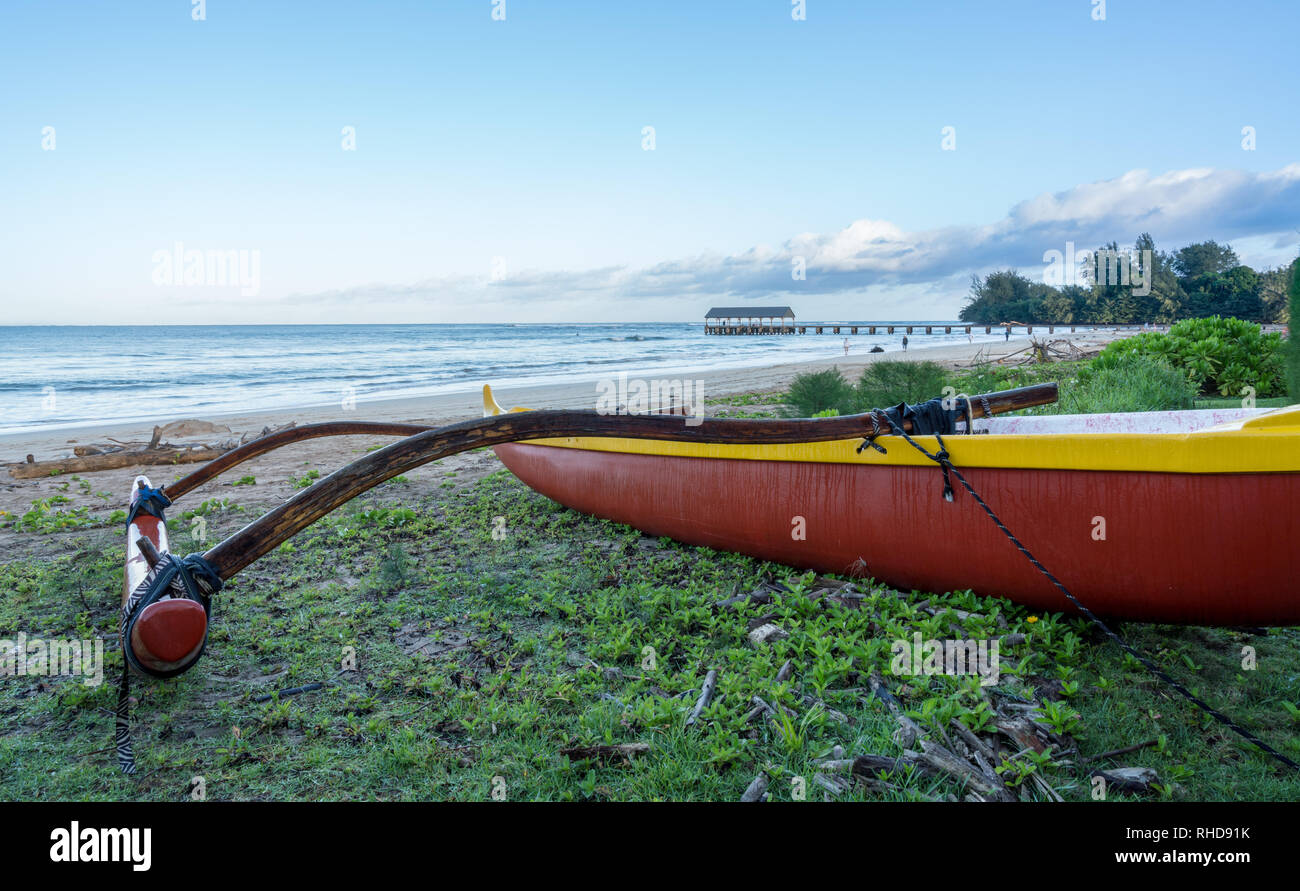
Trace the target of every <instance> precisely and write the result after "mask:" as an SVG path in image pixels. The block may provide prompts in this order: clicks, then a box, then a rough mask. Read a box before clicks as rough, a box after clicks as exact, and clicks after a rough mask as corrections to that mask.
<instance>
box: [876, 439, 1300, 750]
mask: <svg viewBox="0 0 1300 891" xmlns="http://www.w3.org/2000/svg"><path fill="white" fill-rule="evenodd" d="M886 420H887V421H890V424H891V426H892V427H893V432H894V434H895V435H896V436H901V437H902V438H903V439H904V440H905V441H906V442H907V443H908V445H910V446H912V448H914V449H916V450H917V451H918V452H920V453H921V454H922V455H925V456H926V457H927V458H929V459H930V460H931V461H934V462H936V463H937V464H939V465H940V466H941V467H943V471H944V479H945V481H946V480H947V478H948V474H949V472H951V473H952V474H953V475H954V476H956V477H957V481H958V482H960V483H961V485H962V488H963V489H965V490H966V491H967V492H968V493H970V496H971V497H972V498H974V499H975V502H976V503H977V504H978V505H979V506H980V508H981V509H983V511H984V513H986V514H988V517H989V519H991V520H992V521H993V522H994V523H995V524H997V527H998V528H999V529H1001V530H1002V533H1003V534H1004V535H1005V536H1006V537H1007V538H1008V539H1009V540H1010V541H1011V543H1012V544H1013V545H1015V546H1016V549H1017V550H1018V551H1020V553H1022V554H1024V555H1025V558H1026V559H1027V560H1028V561H1029V562H1030V563H1031V564H1033V566H1034V568H1035V569H1037V570H1038V571H1039V572H1040V573H1042V574H1043V576H1044V577H1046V578H1047V580H1048V581H1050V582H1051V583H1052V584H1053V585H1055V586H1056V588H1057V590H1059V591H1060V592H1061V593H1062V594H1063V595H1065V597H1066V599H1067V600H1069V601H1070V603H1072V604H1073V605H1074V606H1075V608H1076V609H1078V610H1079V612H1080V613H1082V614H1083V616H1084V617H1085V618H1086V619H1088V621H1090V622H1092V624H1093V625H1095V626H1096V627H1097V628H1099V629H1101V631H1102V632H1103V633H1104V634H1105V635H1106V636H1107V637H1108V638H1109V639H1110V640H1112V641H1113V642H1114V643H1116V644H1117V645H1118V646H1119V647H1120V648H1121V649H1122V650H1124V651H1125V652H1126V653H1128V654H1129V655H1131V656H1132V657H1133V658H1135V659H1137V660H1138V661H1139V662H1141V663H1142V665H1143V666H1145V667H1146V669H1147V671H1149V672H1151V674H1153V675H1155V676H1156V677H1157V678H1159V679H1160V680H1162V681H1164V682H1165V683H1166V684H1168V685H1169V686H1170V687H1172V688H1173V689H1174V691H1176V692H1177V693H1178V694H1179V695H1180V696H1182V697H1183V698H1184V699H1186V700H1187V701H1188V702H1190V703H1192V704H1193V705H1195V706H1196V707H1197V708H1199V709H1200V710H1201V711H1203V712H1205V713H1206V714H1207V715H1209V716H1210V717H1212V718H1214V720H1216V721H1218V722H1219V723H1220V724H1222V725H1223V726H1224V727H1227V728H1228V729H1229V730H1231V731H1232V732H1233V733H1235V734H1237V735H1238V736H1240V737H1241V738H1242V739H1245V740H1246V741H1248V742H1250V743H1251V744H1253V745H1255V746H1257V747H1258V748H1259V749H1260V750H1262V751H1264V752H1267V753H1268V754H1269V755H1271V756H1273V757H1274V758H1276V759H1277V760H1278V761H1280V762H1282V763H1283V764H1285V765H1286V766H1287V767H1290V768H1293V769H1295V770H1300V764H1297V763H1296V762H1294V761H1292V760H1291V759H1290V758H1288V757H1287V756H1286V755H1283V754H1282V753H1281V752H1279V751H1278V750H1277V749H1275V748H1273V747H1272V746H1270V745H1269V744H1268V743H1266V742H1264V741H1263V740H1262V739H1260V738H1259V737H1258V736H1256V735H1255V734H1254V732H1252V731H1251V730H1250V729H1249V728H1246V727H1243V726H1241V725H1240V724H1238V723H1237V722H1236V721H1234V720H1232V718H1230V717H1228V716H1227V715H1225V714H1223V713H1222V712H1220V711H1219V710H1218V709H1216V708H1214V706H1212V705H1210V704H1209V703H1208V702H1206V701H1204V700H1203V699H1201V698H1200V697H1199V696H1197V695H1196V694H1195V693H1193V692H1192V691H1191V690H1188V689H1187V688H1186V687H1184V686H1183V685H1182V684H1181V683H1179V682H1178V681H1177V680H1175V679H1174V678H1173V677H1171V676H1170V675H1169V674H1168V673H1167V672H1166V671H1164V669H1162V668H1160V666H1158V665H1156V664H1155V663H1154V662H1152V661H1151V660H1150V659H1148V658H1147V657H1146V656H1144V655H1142V654H1141V653H1139V652H1138V651H1137V650H1136V649H1134V648H1133V647H1132V646H1131V645H1130V644H1129V643H1128V642H1127V641H1125V640H1124V639H1123V638H1122V637H1120V636H1119V635H1118V634H1116V633H1115V632H1114V631H1112V630H1111V629H1110V626H1109V625H1107V624H1106V623H1105V622H1103V621H1102V620H1101V619H1100V618H1098V617H1097V616H1096V615H1095V614H1094V613H1093V612H1092V610H1090V609H1088V608H1087V607H1086V606H1084V605H1083V604H1082V603H1080V602H1079V599H1078V598H1077V597H1075V596H1074V595H1073V594H1071V593H1070V590H1069V589H1068V588H1066V587H1065V585H1064V584H1062V582H1061V580H1060V579H1058V578H1057V577H1056V576H1054V575H1052V573H1051V571H1050V570H1049V569H1048V568H1047V567H1046V566H1044V565H1043V564H1042V563H1039V562H1038V558H1037V557H1035V556H1034V555H1033V554H1031V553H1030V552H1029V549H1028V548H1026V547H1025V546H1024V544H1023V543H1022V542H1021V541H1020V539H1018V538H1016V536H1015V535H1014V534H1013V533H1012V532H1011V530H1010V529H1008V528H1007V526H1006V524H1005V523H1003V522H1002V519H1001V518H1000V517H998V515H997V514H996V513H994V512H993V508H991V507H989V506H988V503H987V502H985V501H984V499H983V498H981V497H980V494H979V493H978V492H976V491H975V488H974V487H973V486H972V485H971V484H970V483H969V482H968V481H967V479H966V477H965V476H964V475H963V474H962V472H961V471H960V470H958V469H957V468H956V467H955V466H954V465H953V463H952V461H951V460H949V457H948V454H947V450H946V449H943V441H942V440H939V445H940V448H941V451H940V452H939V453H938V454H932V453H931V452H929V451H928V450H926V448H925V446H923V445H921V444H920V443H918V442H917V441H916V440H914V439H913V438H912V437H910V436H908V435H907V432H906V431H904V430H903V428H902V426H901V425H899V424H895V423H893V421H892V419H890V418H889V417H888V416H886ZM935 438H936V439H938V437H937V436H936V437H935ZM861 450H862V449H861V448H859V449H858V451H861ZM941 456H942V457H941ZM946 495H947V493H946V492H945V497H946ZM948 500H951V499H948Z"/></svg>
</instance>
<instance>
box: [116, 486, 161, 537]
mask: <svg viewBox="0 0 1300 891" xmlns="http://www.w3.org/2000/svg"><path fill="white" fill-rule="evenodd" d="M139 491H140V494H139V495H138V496H136V499H135V503H134V504H132V505H131V510H130V511H128V512H127V515H126V526H127V528H128V529H129V528H131V524H132V523H134V522H135V518H136V517H137V516H139V515H140V514H149V516H151V517H157V518H158V520H159V521H160V522H166V520H167V517H166V516H165V515H164V514H163V511H164V510H165V509H166V508H169V507H171V506H172V500H171V499H170V498H168V497H167V496H166V495H164V494H163V490H162V489H151V488H149V487H148V486H141V487H140V490H139Z"/></svg>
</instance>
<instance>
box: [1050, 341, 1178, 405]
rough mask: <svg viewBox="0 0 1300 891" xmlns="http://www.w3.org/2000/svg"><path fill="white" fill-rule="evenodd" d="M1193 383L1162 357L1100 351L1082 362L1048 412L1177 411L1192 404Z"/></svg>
mask: <svg viewBox="0 0 1300 891" xmlns="http://www.w3.org/2000/svg"><path fill="white" fill-rule="evenodd" d="M1196 393H1197V390H1196V386H1195V385H1194V384H1192V382H1191V380H1189V378H1188V376H1187V374H1186V373H1185V372H1184V371H1182V370H1180V369H1177V368H1174V367H1173V366H1172V365H1170V364H1169V363H1168V362H1166V361H1164V360H1163V359H1158V358H1155V357H1153V356H1147V355H1143V354H1141V353H1122V354H1121V353H1107V352H1103V353H1102V354H1101V355H1100V356H1098V357H1097V358H1096V359H1094V360H1092V361H1091V362H1088V363H1086V364H1084V365H1083V366H1082V367H1081V368H1080V369H1079V373H1078V377H1077V378H1076V379H1075V381H1074V383H1073V385H1072V386H1069V387H1062V388H1061V399H1060V401H1059V402H1057V403H1056V404H1055V405H1051V406H1048V407H1047V413H1049V414H1070V415H1076V414H1079V415H1086V414H1102V413H1110V412H1126V411H1179V410H1183V409H1189V408H1192V406H1193V403H1194V401H1195V399H1196Z"/></svg>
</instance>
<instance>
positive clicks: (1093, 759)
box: [1079, 739, 1159, 767]
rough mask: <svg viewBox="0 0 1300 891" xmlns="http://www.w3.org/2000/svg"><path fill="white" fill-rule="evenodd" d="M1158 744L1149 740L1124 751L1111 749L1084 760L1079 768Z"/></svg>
mask: <svg viewBox="0 0 1300 891" xmlns="http://www.w3.org/2000/svg"><path fill="white" fill-rule="evenodd" d="M1157 742H1159V740H1155V739H1149V740H1147V741H1146V742H1140V743H1138V744H1137V745H1135V746H1125V747H1124V748H1122V749H1111V750H1110V751H1109V752H1102V753H1101V754H1100V755H1092V756H1090V757H1088V758H1084V759H1083V760H1082V761H1080V762H1079V766H1080V767H1082V766H1083V765H1085V764H1092V763H1094V762H1096V761H1104V760H1105V759H1107V758H1114V757H1116V756H1117V755H1127V754H1129V753H1130V752H1138V751H1141V750H1142V749H1146V748H1150V747H1151V746H1154V745H1155V744H1156V743H1157Z"/></svg>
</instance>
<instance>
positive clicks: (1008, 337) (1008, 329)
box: [1003, 326, 1011, 340]
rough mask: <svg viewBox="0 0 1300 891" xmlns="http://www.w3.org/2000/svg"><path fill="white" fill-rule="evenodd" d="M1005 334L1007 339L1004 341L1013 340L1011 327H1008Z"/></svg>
mask: <svg viewBox="0 0 1300 891" xmlns="http://www.w3.org/2000/svg"><path fill="white" fill-rule="evenodd" d="M1004 333H1005V334H1006V337H1005V338H1003V339H1004V340H1010V339H1011V327H1010V326H1007V329H1006V331H1005V332H1004Z"/></svg>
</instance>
